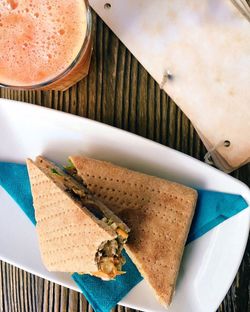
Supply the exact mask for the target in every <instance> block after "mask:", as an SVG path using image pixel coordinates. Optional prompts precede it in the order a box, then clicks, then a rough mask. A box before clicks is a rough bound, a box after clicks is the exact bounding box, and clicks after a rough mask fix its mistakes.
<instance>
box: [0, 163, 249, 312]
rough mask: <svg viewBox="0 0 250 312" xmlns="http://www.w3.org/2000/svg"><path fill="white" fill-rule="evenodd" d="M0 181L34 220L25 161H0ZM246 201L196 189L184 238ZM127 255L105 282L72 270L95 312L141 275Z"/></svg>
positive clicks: (206, 228) (118, 297)
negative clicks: (192, 213) (117, 273)
mask: <svg viewBox="0 0 250 312" xmlns="http://www.w3.org/2000/svg"><path fill="white" fill-rule="evenodd" d="M0 185H1V186H2V187H3V188H4V189H5V190H6V191H7V192H8V193H9V195H10V196H11V197H12V198H13V199H14V200H15V201H16V202H17V204H18V205H19V206H20V207H21V209H22V210H23V211H24V213H25V214H26V215H27V216H28V218H29V219H30V220H31V222H32V223H33V224H36V220H35V216H34V208H33V204H32V194H31V190H30V184H29V177H28V173H27V168H26V166H25V165H20V164H14V163H0ZM247 207H248V204H247V202H246V201H245V200H244V199H243V198H242V197H241V196H240V195H233V194H226V193H219V192H212V191H205V190H198V202H197V206H196V213H195V216H194V219H193V222H192V226H191V229H190V233H189V236H188V240H187V242H188V243H189V242H191V241H193V240H194V239H197V238H198V237H200V236H202V235H203V234H205V233H206V232H208V231H209V230H211V229H212V228H213V227H215V226H217V225H218V224H220V223H221V222H223V221H225V220H226V219H228V218H230V217H232V216H234V215H235V214H237V213H238V212H240V211H241V210H243V209H244V208H247ZM124 256H125V257H126V261H127V262H126V264H125V267H124V269H125V271H126V272H127V273H126V274H125V275H121V276H118V277H117V278H116V280H115V281H109V282H105V281H102V280H100V279H98V278H95V277H93V276H89V275H79V274H77V273H74V274H73V275H72V278H73V279H74V281H75V282H76V283H77V285H78V286H79V288H80V289H81V290H82V292H83V294H84V295H85V297H86V298H87V300H88V301H89V302H90V304H91V305H92V307H93V309H94V310H95V311H96V312H108V311H110V309H111V308H112V307H113V306H115V305H116V304H117V302H119V301H120V300H121V299H122V298H123V297H124V296H125V295H126V294H127V293H128V292H129V291H130V290H131V289H132V288H133V287H134V286H135V285H136V284H138V283H139V282H140V281H141V280H142V277H141V275H140V273H139V272H138V270H137V268H136V267H135V265H134V264H133V263H132V261H131V260H130V258H129V257H128V256H127V254H126V253H125V252H124Z"/></svg>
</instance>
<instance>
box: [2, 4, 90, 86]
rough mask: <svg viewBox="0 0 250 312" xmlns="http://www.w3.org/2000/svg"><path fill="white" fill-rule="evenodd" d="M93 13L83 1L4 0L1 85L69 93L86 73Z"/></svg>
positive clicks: (88, 62) (88, 61)
mask: <svg viewBox="0 0 250 312" xmlns="http://www.w3.org/2000/svg"><path fill="white" fill-rule="evenodd" d="M91 51H92V44H91V15H90V9H89V6H88V2H87V1H84V0H0V85H2V86H5V87H10V88H14V89H45V90H48V89H56V90H65V89H67V88H68V87H70V86H71V85H73V84H74V83H76V82H77V81H79V80H80V79H82V78H83V77H84V76H86V75H87V73H88V69H89V64H90V58H91Z"/></svg>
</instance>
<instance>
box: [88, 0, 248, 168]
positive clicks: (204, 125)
mask: <svg viewBox="0 0 250 312" xmlns="http://www.w3.org/2000/svg"><path fill="white" fill-rule="evenodd" d="M90 4H91V6H92V7H93V9H94V10H95V11H96V12H97V13H98V14H99V15H100V16H101V18H102V19H103V20H104V21H105V22H106V23H107V25H108V26H109V27H110V28H111V29H112V30H113V31H114V33H115V34H116V35H117V36H118V37H119V39H120V40H121V41H122V42H123V43H124V44H125V45H126V46H127V47H128V49H129V50H130V51H131V52H132V53H133V54H134V55H135V57H136V58H137V59H138V60H139V61H140V63H141V64H142V65H143V66H144V67H145V68H146V69H147V71H148V72H149V73H150V74H151V75H152V76H153V78H154V79H155V80H156V81H157V82H158V83H159V84H161V85H162V88H163V89H164V90H165V91H166V92H167V93H168V94H169V95H170V96H171V97H172V98H173V100H174V101H175V102H176V104H177V105H178V106H179V107H180V108H181V109H182V110H183V112H184V113H185V114H186V115H187V116H188V117H189V119H190V120H191V121H192V123H193V125H194V126H195V128H196V129H197V131H198V133H199V134H200V136H201V138H202V140H203V142H204V143H205V145H206V147H207V149H208V150H209V151H210V152H211V155H212V156H213V160H214V161H215V163H216V165H217V166H218V167H220V168H221V169H223V170H224V171H227V172H230V171H232V170H234V169H235V168H237V167H239V166H241V165H243V164H245V163H246V162H249V160H250V23H249V21H248V19H247V18H246V17H245V16H244V15H243V14H241V12H240V11H239V10H238V9H237V8H236V7H235V6H234V5H233V4H232V2H231V1H230V0H200V1H197V0H175V1H163V0H155V1H151V0H126V1H124V0H110V1H109V2H108V3H107V2H106V1H103V0H90ZM225 141H226V143H224V142H225Z"/></svg>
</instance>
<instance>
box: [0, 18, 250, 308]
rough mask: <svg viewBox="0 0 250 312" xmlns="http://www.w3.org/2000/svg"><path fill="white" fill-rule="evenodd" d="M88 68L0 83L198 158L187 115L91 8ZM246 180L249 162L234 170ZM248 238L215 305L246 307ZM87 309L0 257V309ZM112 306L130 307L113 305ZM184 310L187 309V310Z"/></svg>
mask: <svg viewBox="0 0 250 312" xmlns="http://www.w3.org/2000/svg"><path fill="white" fill-rule="evenodd" d="M93 25H94V51H93V57H92V63H91V68H90V74H89V75H88V77H87V78H86V79H83V80H82V81H81V82H79V83H78V84H77V85H75V86H74V87H72V88H71V89H69V90H68V91H66V92H54V91H53V92H40V91H39V92H18V91H11V90H6V89H0V97H4V98H9V99H15V100H20V101H26V102H30V103H34V104H37V105H41V106H46V107H51V108H53V109H58V110H62V111H65V112H69V113H72V114H76V115H80V116H85V117H88V118H91V119H95V120H98V121H101V122H104V123H107V124H110V125H113V126H115V127H118V128H122V129H125V130H128V131H131V132H133V133H137V134H139V135H141V136H144V137H147V138H149V139H151V140H155V141H157V142H160V143H161V144H164V145H167V146H170V147H172V148H175V149H177V150H179V151H182V152H184V153H187V154H189V155H192V156H193V157H195V158H198V159H201V160H203V157H204V155H205V153H206V150H205V148H204V146H203V144H202V142H201V140H200V139H199V137H198V135H197V133H196V132H195V130H194V128H193V127H192V125H191V124H190V122H189V120H188V119H187V118H186V117H185V115H184V114H183V113H182V112H181V111H180V109H179V108H178V107H177V106H176V105H175V103H173V101H172V100H171V99H170V98H169V97H168V96H167V95H166V94H165V93H164V92H162V91H161V90H160V89H159V86H158V85H157V84H156V82H155V81H154V80H153V79H152V78H151V77H150V76H149V75H148V74H147V72H146V71H145V70H144V69H143V67H142V66H141V65H140V64H139V63H138V62H137V60H136V59H135V58H134V57H133V56H132V55H131V54H130V53H129V51H128V50H127V49H126V48H125V47H124V46H123V45H122V44H121V43H120V42H119V40H118V39H117V38H116V36H115V35H114V34H113V33H112V32H111V31H110V30H109V29H108V27H107V26H105V24H104V23H103V22H102V21H101V19H100V18H98V17H97V16H96V15H95V14H93ZM233 176H234V177H236V178H238V179H240V180H241V181H243V182H245V183H247V184H248V185H250V166H249V165H248V166H245V167H243V168H241V169H239V170H237V171H235V172H234V173H233ZM249 277H250V243H248V246H247V250H246V252H245V255H244V259H243V262H242V264H241V267H240V269H239V272H238V274H237V276H236V278H235V281H234V283H233V285H232V287H231V288H230V290H229V292H228V294H227V296H226V298H225V299H224V301H223V303H222V304H221V306H220V308H219V311H227V312H231V311H234V312H247V311H250V299H249V297H250V281H249ZM14 311H16V312H40V311H44V312H45V311H51V312H52V311H54V312H59V311H60V312H66V311H70V312H77V311H82V312H85V311H92V308H91V307H90V306H89V305H88V303H87V301H86V299H85V298H84V296H83V295H80V294H78V293H77V292H74V291H71V290H68V289H66V288H63V287H61V286H58V285H56V284H54V283H51V282H48V281H46V280H43V279H42V278H39V277H36V276H34V275H32V274H29V273H26V272H24V271H22V270H20V269H17V268H15V267H13V266H11V265H9V264H6V263H4V262H0V312H14ZM114 311H133V310H130V309H126V308H123V307H120V306H117V307H116V308H115V309H114ZM188 312H189V311H188Z"/></svg>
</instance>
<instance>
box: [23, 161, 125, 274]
mask: <svg viewBox="0 0 250 312" xmlns="http://www.w3.org/2000/svg"><path fill="white" fill-rule="evenodd" d="M27 167H28V172H29V178H30V184H31V189H32V194H33V202H34V207H35V216H36V221H37V225H36V229H37V233H38V238H39V244H40V250H41V255H42V259H43V262H44V264H45V266H46V268H47V269H48V270H49V271H61V272H79V273H82V274H85V273H87V274H91V275H94V276H96V277H100V278H102V279H104V280H110V279H113V278H115V276H116V275H120V274H123V273H124V272H122V265H123V264H124V262H125V261H124V258H123V257H122V255H121V251H122V249H123V246H124V243H125V242H126V240H127V237H128V233H129V228H128V227H127V226H126V225H125V224H124V223H123V222H122V221H121V220H120V219H119V218H118V217H117V216H115V215H114V213H113V212H111V211H110V210H109V209H108V208H107V207H106V206H105V205H104V204H103V203H101V202H100V201H99V200H98V199H96V198H95V197H94V196H93V195H92V194H91V193H90V191H89V190H88V189H87V188H86V186H84V185H81V184H79V183H78V182H77V181H76V180H74V179H73V178H72V177H71V176H70V175H68V174H66V173H65V172H64V171H63V170H62V169H60V168H59V167H58V166H56V165H55V164H54V163H52V162H49V161H48V160H46V159H45V158H43V157H37V158H36V161H32V160H30V159H28V160H27Z"/></svg>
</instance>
